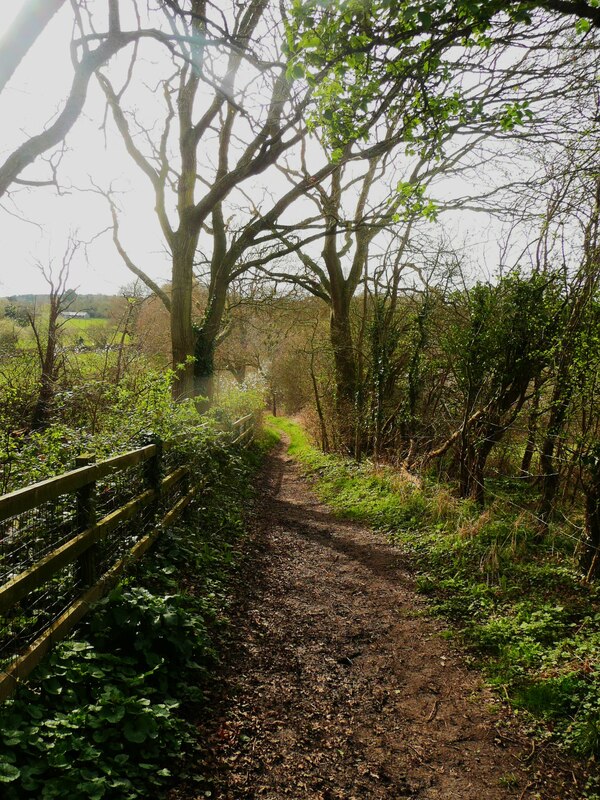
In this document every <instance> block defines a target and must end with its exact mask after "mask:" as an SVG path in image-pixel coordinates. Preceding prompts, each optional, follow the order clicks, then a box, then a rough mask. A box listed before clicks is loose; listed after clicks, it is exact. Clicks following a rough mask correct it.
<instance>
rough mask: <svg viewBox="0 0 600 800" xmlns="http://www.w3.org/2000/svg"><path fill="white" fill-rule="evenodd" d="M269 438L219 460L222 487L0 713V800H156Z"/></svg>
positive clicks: (199, 674)
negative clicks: (65, 799)
mask: <svg viewBox="0 0 600 800" xmlns="http://www.w3.org/2000/svg"><path fill="white" fill-rule="evenodd" d="M273 440H274V434H273V433H268V434H266V435H265V436H264V437H263V439H262V441H261V442H260V443H259V444H258V445H257V446H255V447H254V448H253V449H252V450H251V451H249V452H246V453H243V454H241V455H240V454H236V453H235V452H233V451H228V452H227V453H225V452H222V453H221V457H220V463H219V482H218V483H216V482H214V483H213V484H212V486H211V487H210V488H208V489H207V490H206V491H205V492H204V493H203V495H202V500H201V503H200V504H199V505H198V506H197V507H196V508H194V510H193V511H192V512H191V513H190V515H189V516H188V518H187V519H186V520H185V523H182V524H181V525H179V526H177V527H173V528H172V529H170V530H169V531H166V532H165V533H164V534H163V536H162V537H161V538H160V539H159V541H158V544H157V547H156V548H155V550H153V552H152V553H151V554H149V555H148V556H147V557H146V558H145V559H144V560H143V561H142V562H141V564H140V565H139V566H138V569H137V571H136V573H135V574H132V575H130V576H129V577H128V579H127V580H126V581H125V582H124V583H122V584H121V585H120V586H119V587H118V588H116V589H115V590H114V591H113V592H112V593H111V594H110V595H109V596H108V597H106V598H105V599H104V600H103V601H102V602H100V603H99V604H98V605H97V607H96V609H95V610H94V611H93V612H92V613H91V614H90V615H89V617H88V619H87V621H86V623H85V625H83V626H82V627H81V628H80V629H79V630H78V632H77V633H76V635H75V636H74V637H73V638H71V639H69V640H68V641H66V642H64V643H62V644H61V645H59V646H58V647H57V648H56V649H55V650H54V651H53V652H52V654H51V655H50V656H49V657H48V658H47V659H46V660H45V662H44V663H43V664H42V665H41V666H40V667H39V668H38V669H37V670H36V672H35V673H34V674H33V676H32V678H31V680H30V681H29V683H28V684H27V685H25V686H23V687H21V689H20V690H19V692H18V693H17V695H16V696H15V698H14V699H12V700H10V701H7V702H6V703H5V704H3V706H2V707H1V708H0V795H1V796H2V797H3V798H5V799H6V800H24V799H25V798H39V799H40V800H49V798H56V797H65V796H71V797H73V798H77V799H78V800H95V799H96V798H115V800H116V799H117V798H118V800H129V799H130V798H148V797H153V798H159V797H162V796H163V795H164V792H165V791H166V789H167V788H168V787H169V785H170V783H171V780H172V779H171V771H172V770H173V766H174V765H175V767H176V768H177V772H178V775H177V777H178V779H181V778H182V777H186V776H185V775H184V774H182V769H183V768H182V764H184V761H185V757H186V756H189V755H190V754H191V753H192V752H193V749H194V747H195V746H196V740H195V736H194V728H193V726H192V725H191V724H190V723H189V722H188V721H186V720H187V719H192V718H194V716H197V715H198V714H200V713H201V711H202V708H203V702H204V700H203V698H204V693H203V687H204V686H206V683H207V681H208V680H209V679H210V676H211V673H212V671H213V670H214V668H215V666H216V665H217V664H218V661H219V646H220V641H221V640H222V637H223V634H224V632H225V630H226V626H227V609H228V604H229V602H230V582H231V577H232V574H233V571H234V570H235V568H236V565H237V563H238V562H239V559H240V554H241V543H242V541H243V538H244V524H243V516H242V511H243V508H244V506H245V505H246V504H247V501H248V499H249V495H250V492H251V490H250V488H249V487H250V478H251V477H252V475H253V473H254V472H255V471H256V469H257V466H258V464H259V462H260V460H261V458H262V454H263V453H264V451H265V449H267V448H268V447H270V446H271V445H272V443H273Z"/></svg>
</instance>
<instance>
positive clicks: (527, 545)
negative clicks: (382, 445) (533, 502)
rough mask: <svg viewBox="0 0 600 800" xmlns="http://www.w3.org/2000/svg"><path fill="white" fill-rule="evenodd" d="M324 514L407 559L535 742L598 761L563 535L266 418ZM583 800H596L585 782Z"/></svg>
mask: <svg viewBox="0 0 600 800" xmlns="http://www.w3.org/2000/svg"><path fill="white" fill-rule="evenodd" d="M270 424H271V425H272V426H274V427H275V428H276V429H277V430H279V431H282V432H284V433H286V434H287V435H288V436H289V438H290V446H289V453H290V454H291V455H292V456H294V457H295V458H297V459H298V460H299V461H300V462H301V463H302V464H303V465H304V467H305V468H306V471H307V473H308V475H310V476H311V477H312V478H313V480H314V485H315V489H316V491H317V492H318V494H319V496H320V497H321V499H322V500H324V501H325V502H326V503H327V504H328V505H329V506H330V507H331V509H332V510H333V511H334V512H336V513H338V514H340V515H341V516H344V517H346V518H352V519H356V520H360V521H363V522H365V523H368V524H369V525H371V526H372V527H373V528H375V529H377V530H380V531H382V532H385V534H386V535H388V536H389V537H390V538H391V540H392V541H393V542H395V543H396V544H398V545H399V546H401V547H402V549H403V551H404V552H405V553H406V554H407V557H408V558H409V559H410V560H411V564H412V567H413V569H414V572H415V574H416V581H417V587H418V589H419V590H420V591H421V592H423V593H425V594H427V595H429V596H430V599H431V608H432V610H433V612H434V613H436V614H440V615H443V616H444V617H445V618H447V619H449V620H450V621H451V622H452V624H453V628H454V630H455V632H456V634H457V635H458V636H459V637H460V638H461V640H462V642H463V643H464V644H465V645H466V646H467V647H468V649H469V651H470V653H471V655H472V657H473V659H474V660H475V661H476V662H477V664H478V665H479V666H480V667H482V668H483V670H484V672H485V674H486V676H487V678H488V680H489V681H490V682H491V683H492V684H493V685H494V686H495V687H497V688H498V689H499V690H500V691H501V693H502V696H503V697H507V698H508V699H509V700H510V702H511V704H512V706H513V708H514V709H515V710H516V711H517V713H519V712H520V713H523V712H528V713H527V714H526V716H527V718H528V719H530V720H531V721H533V720H535V721H536V722H535V724H536V728H537V730H538V733H542V734H543V735H546V736H551V737H554V738H555V739H557V740H559V741H560V742H561V743H562V744H563V745H564V746H566V747H567V748H568V749H569V750H570V751H571V752H573V753H575V754H577V755H578V756H582V757H586V758H591V759H593V760H594V759H596V758H597V757H598V756H599V755H600V659H599V654H600V606H599V603H598V601H599V599H600V591H599V589H598V587H596V586H588V585H585V583H584V582H583V581H582V576H581V575H580V574H579V572H578V570H577V566H576V564H577V559H576V557H575V555H576V554H575V551H574V548H575V545H574V540H573V538H572V536H571V535H570V532H569V531H561V530H560V528H558V527H556V528H555V529H554V530H553V531H552V535H551V536H549V537H548V539H547V540H546V541H545V542H543V543H540V542H539V540H537V539H536V538H535V535H534V530H533V525H532V524H531V517H530V515H528V514H525V513H523V511H522V510H520V509H519V508H517V507H516V504H514V503H512V502H511V501H510V494H509V492H510V487H505V491H506V492H507V495H506V502H503V498H502V496H499V497H497V499H496V500H495V501H494V502H493V503H492V504H491V505H490V506H489V507H488V509H487V510H486V511H485V512H484V513H481V512H480V511H479V510H478V509H477V507H476V506H475V505H474V504H472V503H471V502H468V501H462V500H458V499H456V498H455V497H454V496H453V494H452V493H451V491H450V490H449V488H448V487H446V486H443V485H440V484H439V483H436V482H433V481H430V482H429V481H427V480H423V481H417V480H414V479H413V478H411V476H408V475H402V474H399V473H398V472H397V471H394V470H392V469H391V468H385V467H375V466H374V465H373V464H371V463H369V462H363V463H362V464H357V463H356V462H354V461H350V460H345V459H343V458H341V457H339V456H333V455H326V454H323V453H322V452H320V451H319V450H318V449H316V448H315V447H313V446H312V445H311V443H310V441H309V439H308V437H307V435H306V433H305V431H304V430H303V429H302V428H301V427H300V426H299V425H297V424H296V423H294V422H292V421H290V420H286V419H281V418H276V419H275V418H271V419H270ZM588 789H589V792H588V795H587V796H588V797H591V798H592V797H593V798H598V797H600V794H598V791H599V790H598V787H596V786H595V784H594V779H591V782H590V785H589V787H588Z"/></svg>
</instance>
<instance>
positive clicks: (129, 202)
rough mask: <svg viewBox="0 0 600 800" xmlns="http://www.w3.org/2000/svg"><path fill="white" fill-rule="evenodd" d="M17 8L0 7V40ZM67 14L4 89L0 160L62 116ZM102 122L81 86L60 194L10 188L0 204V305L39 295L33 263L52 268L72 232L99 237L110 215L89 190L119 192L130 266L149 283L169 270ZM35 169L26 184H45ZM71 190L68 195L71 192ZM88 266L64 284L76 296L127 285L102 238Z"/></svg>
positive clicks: (141, 199) (143, 203) (94, 90)
mask: <svg viewBox="0 0 600 800" xmlns="http://www.w3.org/2000/svg"><path fill="white" fill-rule="evenodd" d="M22 4H23V0H11V3H3V8H2V15H1V17H0V37H1V36H2V35H3V34H4V32H5V30H7V29H8V27H9V26H10V23H11V21H12V19H13V18H14V16H15V15H16V14H17V13H18V11H19V9H20V7H21V6H22ZM71 19H72V18H71V10H70V6H69V4H68V3H65V5H64V7H63V9H62V10H61V11H60V12H59V13H58V14H57V15H56V17H55V18H54V19H53V20H52V22H51V23H50V24H49V25H48V27H47V29H46V30H45V31H44V32H43V34H42V36H41V37H40V38H39V39H38V41H37V42H36V43H35V45H34V46H33V48H32V49H31V51H30V52H29V53H28V55H27V57H26V58H25V60H24V61H23V62H22V63H21V65H20V66H19V68H18V69H17V71H16V73H15V75H13V78H12V80H11V81H10V83H9V84H8V85H7V87H6V88H5V90H4V91H3V92H2V94H0V131H1V133H0V158H2V157H6V155H7V154H8V153H10V152H11V151H12V150H13V149H14V147H15V146H17V145H18V144H20V143H21V142H22V141H23V140H24V139H26V137H27V135H28V134H34V133H37V132H39V131H40V130H42V129H43V126H44V124H46V123H47V122H48V120H50V119H51V118H52V116H53V115H54V114H55V113H56V111H57V109H59V108H60V107H61V104H62V101H63V100H64V98H65V97H66V94H67V91H68V88H69V86H70V82H71V79H72V74H73V70H72V65H71V63H70V59H69V40H70V34H71ZM103 113H104V103H103V97H102V96H101V93H100V90H99V87H98V86H97V84H96V82H95V81H94V80H92V81H91V82H90V88H89V92H88V98H87V102H86V105H85V109H84V113H83V115H82V116H81V117H80V119H79V120H78V122H77V123H76V124H75V126H74V128H73V129H72V131H71V133H70V134H69V136H68V138H67V147H68V152H67V153H66V154H65V156H64V158H63V161H62V164H61V168H60V176H61V183H62V184H64V185H65V186H66V187H67V189H66V191H65V193H64V194H62V195H61V196H58V195H57V193H56V191H55V190H54V189H53V188H36V189H33V190H30V189H25V188H19V189H18V190H17V191H13V192H12V193H11V196H10V198H8V199H6V197H5V198H3V199H2V201H0V240H1V241H2V256H1V258H2V268H1V270H0V296H2V295H3V296H6V295H11V294H22V293H28V292H40V293H41V292H45V291H46V284H45V282H44V279H43V278H42V276H41V275H40V271H39V268H38V267H37V262H42V263H44V264H45V265H48V264H49V263H50V261H51V260H53V259H54V261H55V263H60V260H61V259H62V254H63V252H64V249H65V245H66V241H67V237H68V235H69V233H70V232H71V231H72V232H77V233H78V237H79V238H80V239H81V240H84V241H89V240H91V239H92V238H93V237H94V236H96V235H97V234H98V233H99V232H100V231H102V230H103V229H104V228H106V227H107V226H108V224H109V221H110V215H109V213H108V209H107V206H106V202H105V201H104V200H103V198H100V197H98V196H96V195H94V194H93V193H91V192H89V191H79V190H89V189H90V187H91V184H92V181H94V182H96V183H98V184H100V185H102V186H108V184H109V183H110V182H111V181H114V185H115V187H116V188H118V190H119V191H121V192H123V194H122V195H119V202H120V203H121V204H122V206H123V208H124V210H125V211H126V224H124V225H123V238H124V239H125V240H126V241H127V242H135V253H136V258H138V260H140V261H141V263H142V264H143V266H144V268H145V269H146V271H147V272H149V273H150V274H151V275H152V277H154V278H157V279H162V280H166V279H167V278H168V275H169V265H168V260H167V258H166V256H165V254H164V251H163V250H162V242H161V239H160V236H159V235H158V232H157V231H156V229H155V228H154V227H153V226H149V225H148V223H147V219H148V215H149V214H151V213H152V208H153V205H154V204H153V201H152V198H151V197H150V194H149V192H148V188H147V186H146V184H145V183H144V182H143V180H141V178H140V177H139V176H138V175H137V174H136V172H135V170H133V169H132V168H131V164H130V163H129V159H128V157H127V155H126V154H125V153H124V151H123V149H122V147H121V146H119V145H120V142H119V141H118V140H117V139H116V137H113V138H112V139H111V142H110V143H109V146H108V147H106V146H105V141H104V137H103V135H102V131H100V130H99V121H100V120H102V117H103ZM48 172H49V170H48V168H47V166H46V165H45V164H44V163H43V162H42V161H41V160H40V159H38V161H37V162H36V163H35V164H33V165H32V166H30V167H29V168H28V169H27V170H26V171H25V172H24V173H23V175H24V176H27V177H29V178H45V177H47V176H48ZM70 187H72V188H70ZM88 256H89V264H86V262H85V259H84V258H83V256H82V255H81V256H79V257H78V258H76V261H75V262H74V263H73V266H72V269H71V280H70V283H71V285H72V286H73V287H79V289H80V291H82V292H86V293H87V292H102V293H107V294H114V293H116V292H118V290H119V287H121V286H122V285H123V284H126V283H128V282H130V280H131V276H130V274H129V273H128V271H127V270H126V268H125V267H124V266H123V264H122V262H121V261H120V258H119V256H118V254H117V253H116V251H115V249H114V245H113V243H112V240H111V238H110V235H109V234H104V235H103V236H101V237H100V238H99V239H97V240H96V241H95V242H94V243H93V244H92V245H90V247H89V248H88Z"/></svg>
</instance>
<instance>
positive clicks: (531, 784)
mask: <svg viewBox="0 0 600 800" xmlns="http://www.w3.org/2000/svg"><path fill="white" fill-rule="evenodd" d="M532 786H535V781H532V782H531V783H528V784H527V786H526V787H525V788H524V789H523V791H522V792H521V794H520V795H519V800H523V798H524V797H525V795H526V794H527V792H528V791H529V789H531V787H532Z"/></svg>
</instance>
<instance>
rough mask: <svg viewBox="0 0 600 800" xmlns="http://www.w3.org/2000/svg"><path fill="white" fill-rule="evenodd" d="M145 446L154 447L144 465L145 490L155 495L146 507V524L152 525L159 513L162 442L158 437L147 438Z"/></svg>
mask: <svg viewBox="0 0 600 800" xmlns="http://www.w3.org/2000/svg"><path fill="white" fill-rule="evenodd" d="M145 444H147V445H148V444H153V445H155V446H156V453H155V454H154V455H153V456H152V458H149V459H148V461H146V462H145V463H144V483H145V484H146V489H152V490H153V491H154V492H155V493H156V494H155V497H154V500H153V501H152V502H151V503H150V505H149V506H148V523H149V524H150V525H154V524H155V523H156V520H157V519H158V512H159V511H160V494H161V487H162V471H163V465H162V457H163V442H162V439H161V438H160V437H159V436H148V437H147V439H146V441H145Z"/></svg>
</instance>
